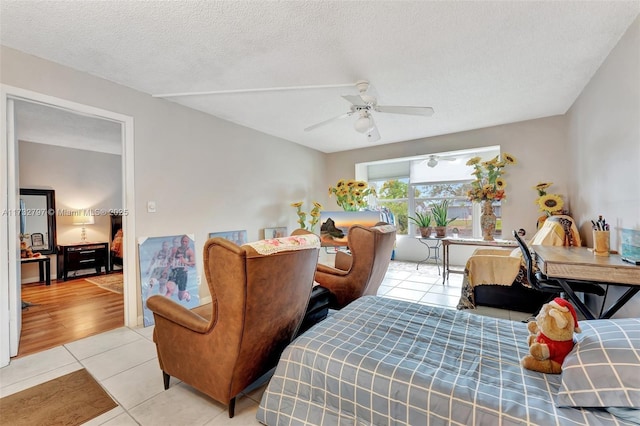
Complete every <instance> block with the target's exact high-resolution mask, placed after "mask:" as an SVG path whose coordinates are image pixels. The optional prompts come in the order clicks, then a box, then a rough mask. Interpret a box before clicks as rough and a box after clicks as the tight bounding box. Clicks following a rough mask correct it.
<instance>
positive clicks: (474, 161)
mask: <svg viewBox="0 0 640 426" xmlns="http://www.w3.org/2000/svg"><path fill="white" fill-rule="evenodd" d="M480 160H482V158H480V157H473V158H471V159H470V160H469V161H467V166H475V165H476V164H478V163H479V162H480Z"/></svg>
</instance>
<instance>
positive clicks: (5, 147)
mask: <svg viewBox="0 0 640 426" xmlns="http://www.w3.org/2000/svg"><path fill="white" fill-rule="evenodd" d="M9 99H13V100H21V101H27V102H35V103H39V104H43V105H46V106H51V107H53V108H60V109H64V110H68V111H71V112H74V113H77V114H82V115H86V116H89V117H93V118H99V119H104V120H109V121H112V122H116V123H119V124H120V125H121V129H122V131H121V138H122V151H121V154H122V187H123V194H122V207H123V209H125V210H126V211H127V212H128V214H127V215H123V220H122V229H123V233H124V241H123V244H124V247H125V257H124V259H123V270H124V272H123V273H124V294H123V297H124V324H125V326H131V327H134V326H136V325H138V309H137V304H136V300H137V292H136V287H137V286H136V283H137V274H136V271H137V268H136V261H135V253H136V245H135V237H134V236H135V235H136V234H135V185H134V128H133V117H131V116H128V115H124V114H120V113H116V112H112V111H107V110H104V109H100V108H95V107H92V106H89V105H84V104H80V103H76V102H72V101H68V100H65V99H61V98H56V97H53V96H49V95H45V94H42V93H38V92H33V91H30V90H26V89H22V88H18V87H13V86H9V85H6V84H0V123H3V124H5V125H6V126H5V128H6V129H7V130H6V131H4V132H0V165H1V166H2V167H1V168H2V169H4V170H5V171H6V172H5V173H2V174H0V193H1V194H2V197H0V198H1V201H0V213H5V214H0V241H1V242H2V244H1V245H0V265H6V266H7V267H6V268H4V267H3V268H0V367H3V366H5V365H7V364H9V361H10V357H11V356H15V355H17V353H18V346H17V344H16V343H15V339H16V337H17V336H16V332H17V333H18V336H19V331H20V330H19V329H18V327H17V324H18V323H16V318H17V316H18V315H22V308H21V306H16V302H15V300H18V302H19V300H20V297H19V292H20V285H21V284H20V254H19V245H17V243H16V244H10V238H9V237H10V236H15V235H17V234H16V232H18V230H17V229H15V227H16V225H15V221H12V220H11V216H10V215H8V214H6V213H7V212H12V211H17V209H18V206H17V202H18V200H17V199H16V197H15V196H11V195H12V193H13V192H15V191H18V190H19V182H18V181H17V171H16V170H15V168H16V167H17V161H18V141H17V138H15V140H12V141H9V140H8V137H9V135H10V133H11V134H13V131H14V130H15V129H13V123H9V122H8V120H9V119H12V117H10V116H9V115H8V114H7V104H8V100H9ZM14 299H15V300H14ZM18 304H19V303H18ZM12 341H13V343H12Z"/></svg>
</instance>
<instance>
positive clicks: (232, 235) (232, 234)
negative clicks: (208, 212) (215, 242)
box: [209, 230, 248, 246]
mask: <svg viewBox="0 0 640 426" xmlns="http://www.w3.org/2000/svg"><path fill="white" fill-rule="evenodd" d="M216 237H218V238H224V239H225V240H229V241H233V242H234V243H236V244H237V245H239V246H241V245H243V244H245V243H247V242H248V241H247V231H246V230H242V231H225V232H211V233H210V234H209V238H216Z"/></svg>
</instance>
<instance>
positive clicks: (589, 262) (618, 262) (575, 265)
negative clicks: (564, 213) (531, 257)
mask: <svg viewBox="0 0 640 426" xmlns="http://www.w3.org/2000/svg"><path fill="white" fill-rule="evenodd" d="M531 249H532V250H533V251H534V253H535V257H536V263H537V265H538V268H539V269H540V271H541V272H542V273H543V274H545V275H546V276H547V277H548V278H550V279H555V280H556V281H557V282H558V283H559V284H560V285H561V286H562V288H563V289H564V290H565V293H567V295H568V296H569V298H570V299H571V301H572V302H574V303H575V304H576V305H577V307H578V308H579V309H580V310H581V311H582V313H583V314H584V315H585V317H587V319H595V318H611V316H612V315H613V314H615V313H616V312H617V311H618V310H619V309H620V308H621V307H622V306H624V304H625V303H627V302H628V301H629V300H630V299H631V298H632V297H633V296H635V295H636V293H638V291H640V266H636V265H632V264H631V263H627V262H625V261H623V260H622V259H621V258H620V256H619V255H617V254H612V255H610V256H595V255H594V254H593V253H592V252H591V251H590V250H589V249H588V248H587V247H556V246H540V245H534V246H531ZM567 279H574V280H583V281H592V282H596V283H601V284H606V285H616V286H623V287H629V289H628V290H627V291H626V292H625V293H624V294H622V296H620V298H618V300H616V301H615V302H614V303H613V305H611V307H610V308H609V309H607V311H606V312H604V313H602V314H601V315H599V316H596V315H594V314H593V313H592V312H591V311H590V310H589V309H588V308H587V307H586V305H585V304H584V303H583V302H582V301H581V300H580V299H579V298H578V297H577V296H576V295H575V293H574V292H573V290H571V288H570V287H569V285H568V284H567V282H566V281H565V280H567ZM605 297H606V296H605ZM603 303H604V301H603ZM585 310H586V311H585ZM589 317H590V318H589Z"/></svg>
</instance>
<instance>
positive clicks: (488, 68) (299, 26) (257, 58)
mask: <svg viewBox="0 0 640 426" xmlns="http://www.w3.org/2000/svg"><path fill="white" fill-rule="evenodd" d="M639 12H640V1H590V2H586V1H584V2H580V1H576V2H565V1H547V2H532V1H531V2H507V1H499V2H490V1H483V2H453V1H452V2H425V1H422V2H413V1H402V2H399V1H365V2H352V1H338V2H331V1H322V2H320V1H313V2H312V1H295V2H285V1H280V2H271V1H269V2H267V1H251V2H246V1H221V2H211V1H189V2H186V1H176V2H141V1H102V2H67V1H62V2H58V1H46V2H45V1H41V2H25V1H7V0H3V1H2V2H1V3H0V19H1V21H0V23H1V28H0V30H1V33H0V36H1V41H2V44H3V45H6V46H8V47H11V48H14V49H17V50H21V51H24V52H26V53H29V54H32V55H35V56H39V57H42V58H45V59H48V60H51V61H54V62H58V63H61V64H64V65H67V66H70V67H72V68H76V69H78V70H81V71H86V72H88V73H90V74H93V75H96V76H99V77H102V78H105V79H107V80H111V81H114V82H117V83H120V84H122V85H125V86H129V87H131V88H134V89H136V90H139V91H141V92H145V93H148V94H150V95H154V94H155V95H157V94H166V93H183V92H202V91H224V90H239V89H257V88H271V87H289V86H310V85H332V84H345V83H355V82H356V81H357V80H360V79H367V80H369V81H370V82H371V84H372V86H373V88H374V89H375V92H374V94H375V95H376V96H377V98H378V103H379V104H383V105H408V106H430V107H432V108H434V110H435V114H434V115H433V116H431V117H417V116H402V115H395V114H381V113H376V114H375V115H374V117H375V120H376V123H377V126H378V129H379V132H380V135H381V139H380V140H379V141H378V142H376V143H375V144H385V143H392V142H399V141H404V140H410V139H417V138H423V137H428V136H435V135H440V134H446V133H452V132H459V131H464V130H469V129H475V128H481V127H487V126H493V125H498V124H503V123H510V122H517V121H522V120H529V119H534V118H540V117H547V116H552V115H557V114H563V113H565V112H566V111H567V109H568V108H569V107H570V106H571V105H572V103H573V102H574V101H575V99H576V97H577V96H578V95H579V94H580V92H581V91H582V89H583V88H584V86H585V85H586V84H587V83H588V81H589V79H590V78H591V77H592V75H593V74H594V73H595V71H596V70H597V69H598V67H599V66H600V65H601V64H602V62H603V61H604V59H605V58H606V57H607V55H608V54H609V52H610V51H611V49H612V48H613V47H614V46H615V45H616V43H617V42H618V40H619V39H620V37H621V36H622V34H624V32H625V31H626V29H627V28H628V27H629V25H630V24H631V23H632V22H633V20H634V19H635V17H636V16H637V15H638V13H639ZM343 94H357V90H356V89H355V87H340V88H322V89H304V90H293V91H268V92H253V93H234V94H217V95H206V96H181V97H174V98H171V101H172V102H177V103H180V104H183V105H186V106H189V107H191V108H195V109H198V110H201V111H204V112H207V113H210V114H212V115H215V116H218V117H221V118H223V119H226V120H229V121H232V122H235V123H238V124H241V125H243V126H247V127H250V128H254V129H256V130H259V131H262V132H264V133H268V134H271V135H274V136H278V137H281V138H284V139H288V140H291V141H293V142H296V143H299V144H302V145H306V146H309V147H312V148H315V149H318V150H320V151H323V152H337V151H342V150H347V149H354V148H361V147H365V146H369V145H371V144H372V143H371V142H368V141H367V140H366V137H365V135H362V134H360V133H357V132H356V131H355V130H354V128H353V122H354V121H355V117H349V118H346V119H343V120H339V121H334V122H332V123H330V124H328V125H326V126H323V127H320V128H318V129H316V130H314V131H312V132H305V131H304V130H303V129H304V128H305V127H308V126H310V125H312V124H315V123H317V122H320V121H323V120H327V119H329V118H331V117H335V116H338V115H340V114H343V113H345V112H347V111H349V103H348V102H347V101H345V100H344V99H342V98H341V97H340V95H343Z"/></svg>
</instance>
